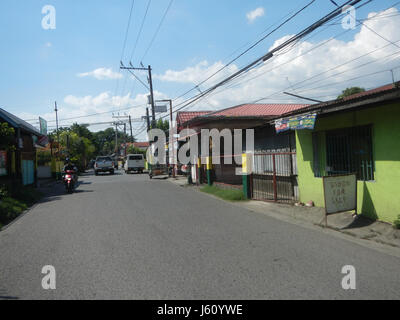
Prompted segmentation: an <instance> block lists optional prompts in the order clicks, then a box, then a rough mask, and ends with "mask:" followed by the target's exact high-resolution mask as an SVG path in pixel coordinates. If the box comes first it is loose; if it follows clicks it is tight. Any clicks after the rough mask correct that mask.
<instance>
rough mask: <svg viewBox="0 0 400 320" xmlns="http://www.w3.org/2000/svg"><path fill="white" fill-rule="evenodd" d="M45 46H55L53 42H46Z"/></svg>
mask: <svg viewBox="0 0 400 320" xmlns="http://www.w3.org/2000/svg"><path fill="white" fill-rule="evenodd" d="M44 46H45V47H47V48H50V47H52V46H53V44H52V43H51V42H46V43H45V45H44Z"/></svg>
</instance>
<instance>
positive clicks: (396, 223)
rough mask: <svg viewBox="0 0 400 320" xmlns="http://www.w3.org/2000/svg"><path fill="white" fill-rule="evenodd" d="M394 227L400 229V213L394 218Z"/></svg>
mask: <svg viewBox="0 0 400 320" xmlns="http://www.w3.org/2000/svg"><path fill="white" fill-rule="evenodd" d="M394 228H395V229H400V214H399V215H398V216H397V220H394Z"/></svg>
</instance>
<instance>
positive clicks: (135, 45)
mask: <svg viewBox="0 0 400 320" xmlns="http://www.w3.org/2000/svg"><path fill="white" fill-rule="evenodd" d="M150 4H151V0H149V1H148V2H147V6H146V11H145V14H144V16H143V19H142V23H141V26H140V29H139V32H138V34H137V37H136V41H135V44H134V46H133V49H132V53H131V56H130V58H129V61H132V58H133V56H134V54H135V51H136V47H137V45H138V43H139V39H140V36H141V35H142V31H143V27H144V23H145V21H146V17H147V14H148V12H149V8H150ZM121 60H122V59H121ZM121 63H122V61H121ZM131 74H132V75H133V76H134V77H135V78H136V79H137V80H139V78H138V77H137V76H136V75H135V74H134V73H133V72H131ZM127 81H128V79H127V78H125V81H124V86H123V88H122V93H121V94H123V93H124V91H125V87H126V83H127ZM139 81H140V82H141V83H142V84H144V83H143V82H142V81H141V80H139Z"/></svg>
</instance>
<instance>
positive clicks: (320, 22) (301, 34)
mask: <svg viewBox="0 0 400 320" xmlns="http://www.w3.org/2000/svg"><path fill="white" fill-rule="evenodd" d="M361 1H362V0H353V1H347V2H346V3H345V4H343V5H342V6H341V7H339V8H337V9H335V10H333V11H332V12H330V13H329V14H327V15H326V16H324V17H323V18H321V19H319V20H318V21H316V22H315V23H313V24H312V25H310V26H309V27H307V28H305V29H304V30H302V31H301V32H299V33H298V34H296V35H294V36H293V37H291V38H290V39H288V40H286V41H285V42H284V43H282V44H280V45H278V46H277V47H276V48H274V49H272V50H271V51H269V52H268V53H267V54H265V55H264V56H262V57H260V58H258V59H256V60H255V61H253V62H251V63H250V64H248V65H247V66H245V67H244V68H242V69H240V70H239V71H237V72H235V73H234V74H232V75H231V76H229V77H227V78H226V79H224V80H222V81H220V82H219V83H217V84H216V85H214V86H212V87H211V88H209V89H207V90H206V91H204V92H203V93H202V94H200V95H196V96H195V97H193V98H190V99H188V100H186V102H184V104H183V106H182V107H179V108H177V109H176V110H175V111H174V112H177V111H179V110H182V109H183V108H186V107H187V106H189V105H190V104H192V103H194V102H195V101H197V100H199V99H200V98H201V97H203V96H205V95H207V94H209V93H210V92H212V91H214V90H215V89H217V88H219V87H220V86H222V85H225V84H227V83H228V82H230V81H231V80H233V79H235V78H236V77H237V76H239V75H240V74H242V73H243V72H246V71H247V70H249V69H250V68H252V67H254V66H255V65H257V64H258V63H262V62H265V61H267V60H269V59H270V58H272V57H273V56H274V54H275V53H277V52H279V51H281V50H282V49H283V48H285V47H287V46H288V45H290V44H292V43H294V42H296V41H298V40H299V39H301V38H303V37H305V36H306V35H308V34H310V33H311V32H313V31H314V30H316V29H317V28H319V27H320V26H322V25H324V24H325V23H326V22H328V21H330V20H332V19H333V18H335V17H337V16H338V15H340V14H341V13H342V8H343V7H345V6H347V5H353V6H354V5H356V4H357V3H359V2H361Z"/></svg>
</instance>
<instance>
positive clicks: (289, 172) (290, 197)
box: [251, 152, 298, 203]
mask: <svg viewBox="0 0 400 320" xmlns="http://www.w3.org/2000/svg"><path fill="white" fill-rule="evenodd" d="M251 190H252V198H253V199H255V200H264V201H277V202H287V203H292V202H296V201H297V200H298V187H297V162H296V153H295V152H281V153H258V154H257V153H256V154H254V157H253V174H252V180H251Z"/></svg>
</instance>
